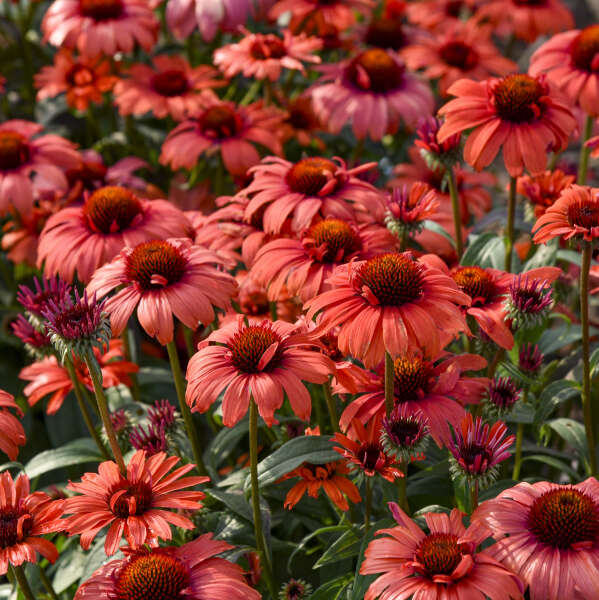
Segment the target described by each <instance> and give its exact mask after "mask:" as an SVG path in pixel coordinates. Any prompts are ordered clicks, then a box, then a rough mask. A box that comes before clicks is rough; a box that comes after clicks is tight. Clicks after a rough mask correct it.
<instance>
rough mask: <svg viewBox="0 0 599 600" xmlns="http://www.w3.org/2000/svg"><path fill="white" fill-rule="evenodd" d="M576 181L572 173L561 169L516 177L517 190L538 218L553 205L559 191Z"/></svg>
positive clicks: (558, 195) (559, 193)
mask: <svg viewBox="0 0 599 600" xmlns="http://www.w3.org/2000/svg"><path fill="white" fill-rule="evenodd" d="M575 181H576V177H575V176H574V175H567V174H566V173H564V172H563V171H562V170H561V169H555V170H554V171H545V172H543V173H541V174H540V175H536V176H535V177H530V176H528V175H524V176H523V177H518V184H517V188H516V189H517V192H518V194H520V195H521V196H524V197H525V198H526V199H527V200H528V201H529V202H530V203H531V204H532V206H533V208H534V212H535V217H537V218H539V217H540V216H541V215H542V214H544V213H545V211H546V210H547V209H548V208H549V207H550V206H553V204H554V203H555V201H556V200H557V199H558V198H559V197H560V195H561V193H562V192H563V191H564V190H565V189H566V188H568V187H570V185H572V184H573V183H574V182H575Z"/></svg>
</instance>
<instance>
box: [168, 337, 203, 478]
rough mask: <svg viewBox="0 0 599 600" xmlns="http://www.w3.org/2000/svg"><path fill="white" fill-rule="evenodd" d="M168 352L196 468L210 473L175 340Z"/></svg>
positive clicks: (170, 344) (201, 473) (169, 346)
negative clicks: (195, 424)
mask: <svg viewBox="0 0 599 600" xmlns="http://www.w3.org/2000/svg"><path fill="white" fill-rule="evenodd" d="M166 350H167V352H168V359H169V361H170V363H171V371H172V372H173V379H174V380H175V389H176V390H177V398H178V400H179V410H180V411H181V415H183V421H184V423H185V430H186V431H187V436H188V437H189V443H190V444H191V450H192V452H193V458H194V460H195V463H196V469H197V470H198V473H199V474H200V475H204V476H206V475H208V471H207V470H206V465H205V464H204V459H203V458H202V449H201V448H200V440H199V439H198V433H197V431H196V428H195V426H194V424H193V417H192V415H191V410H189V406H187V402H185V380H184V379H183V373H182V371H181V363H180V362H179V355H178V354H177V347H176V346H175V342H174V341H170V342H169V343H168V344H167V345H166Z"/></svg>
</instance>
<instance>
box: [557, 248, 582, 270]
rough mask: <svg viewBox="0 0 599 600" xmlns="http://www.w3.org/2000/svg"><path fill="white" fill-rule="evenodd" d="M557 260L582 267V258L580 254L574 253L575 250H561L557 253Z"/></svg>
mask: <svg viewBox="0 0 599 600" xmlns="http://www.w3.org/2000/svg"><path fill="white" fill-rule="evenodd" d="M557 258H558V260H565V261H566V262H569V263H572V264H573V265H576V266H578V267H580V266H581V265H582V256H581V254H580V252H574V250H566V249H560V250H558V251H557Z"/></svg>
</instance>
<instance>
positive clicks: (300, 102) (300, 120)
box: [280, 95, 325, 152]
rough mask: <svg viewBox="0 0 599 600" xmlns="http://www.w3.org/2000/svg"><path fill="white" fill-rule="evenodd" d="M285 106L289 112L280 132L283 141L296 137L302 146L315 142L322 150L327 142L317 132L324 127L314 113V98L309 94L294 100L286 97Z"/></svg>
mask: <svg viewBox="0 0 599 600" xmlns="http://www.w3.org/2000/svg"><path fill="white" fill-rule="evenodd" d="M283 108H284V110H285V112H286V114H287V116H286V117H285V118H284V120H283V124H282V127H281V132H280V135H281V140H282V141H283V143H285V142H288V141H289V140H292V139H295V140H297V141H298V143H299V144H300V146H310V145H311V144H314V145H315V146H316V147H318V149H319V150H320V151H321V152H322V151H323V150H324V149H325V143H324V142H323V141H322V140H321V139H320V137H318V136H317V135H316V133H317V132H319V131H322V130H323V129H324V127H323V125H322V123H321V122H320V119H319V118H318V117H317V116H316V114H315V113H314V107H313V106H312V98H310V96H309V95H302V96H298V97H297V98H294V99H293V100H289V99H286V102H285V104H284V106H283Z"/></svg>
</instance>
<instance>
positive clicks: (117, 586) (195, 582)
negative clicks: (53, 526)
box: [75, 533, 261, 600]
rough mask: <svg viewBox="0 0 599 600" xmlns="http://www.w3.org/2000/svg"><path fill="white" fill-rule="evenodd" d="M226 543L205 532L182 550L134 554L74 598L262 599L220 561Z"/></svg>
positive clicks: (108, 566)
mask: <svg viewBox="0 0 599 600" xmlns="http://www.w3.org/2000/svg"><path fill="white" fill-rule="evenodd" d="M232 549H233V546H230V545H229V544H227V543H226V542H221V541H217V540H213V539H212V534H211V533H205V534H203V535H201V536H199V537H198V538H197V539H195V540H193V541H192V542H188V543H187V544H183V545H182V546H179V547H175V546H169V547H164V548H152V549H145V548H141V549H139V550H132V549H130V548H125V549H124V553H125V558H123V559H120V560H113V561H111V562H109V563H108V564H106V565H104V566H103V567H100V568H99V569H98V570H97V571H96V572H95V573H94V574H93V575H92V576H91V577H90V578H89V579H88V580H87V581H86V582H85V583H84V584H83V585H82V586H81V587H80V588H79V590H77V593H76V594H75V600H98V599H100V598H102V599H103V600H123V599H125V598H126V599H127V600H158V599H161V600H162V599H165V600H166V599H167V598H168V599H169V600H171V599H172V600H174V599H178V598H185V599H186V600H204V599H205V598H210V599H211V600H260V598H261V596H260V593H259V592H257V591H256V590H254V589H252V588H251V587H249V586H248V585H247V584H246V583H245V580H244V577H243V571H242V570H241V568H240V567H238V566H237V565H235V564H233V563H230V562H229V561H227V560H225V559H224V558H215V556H216V555H217V554H221V553H223V552H226V551H228V550H232Z"/></svg>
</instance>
